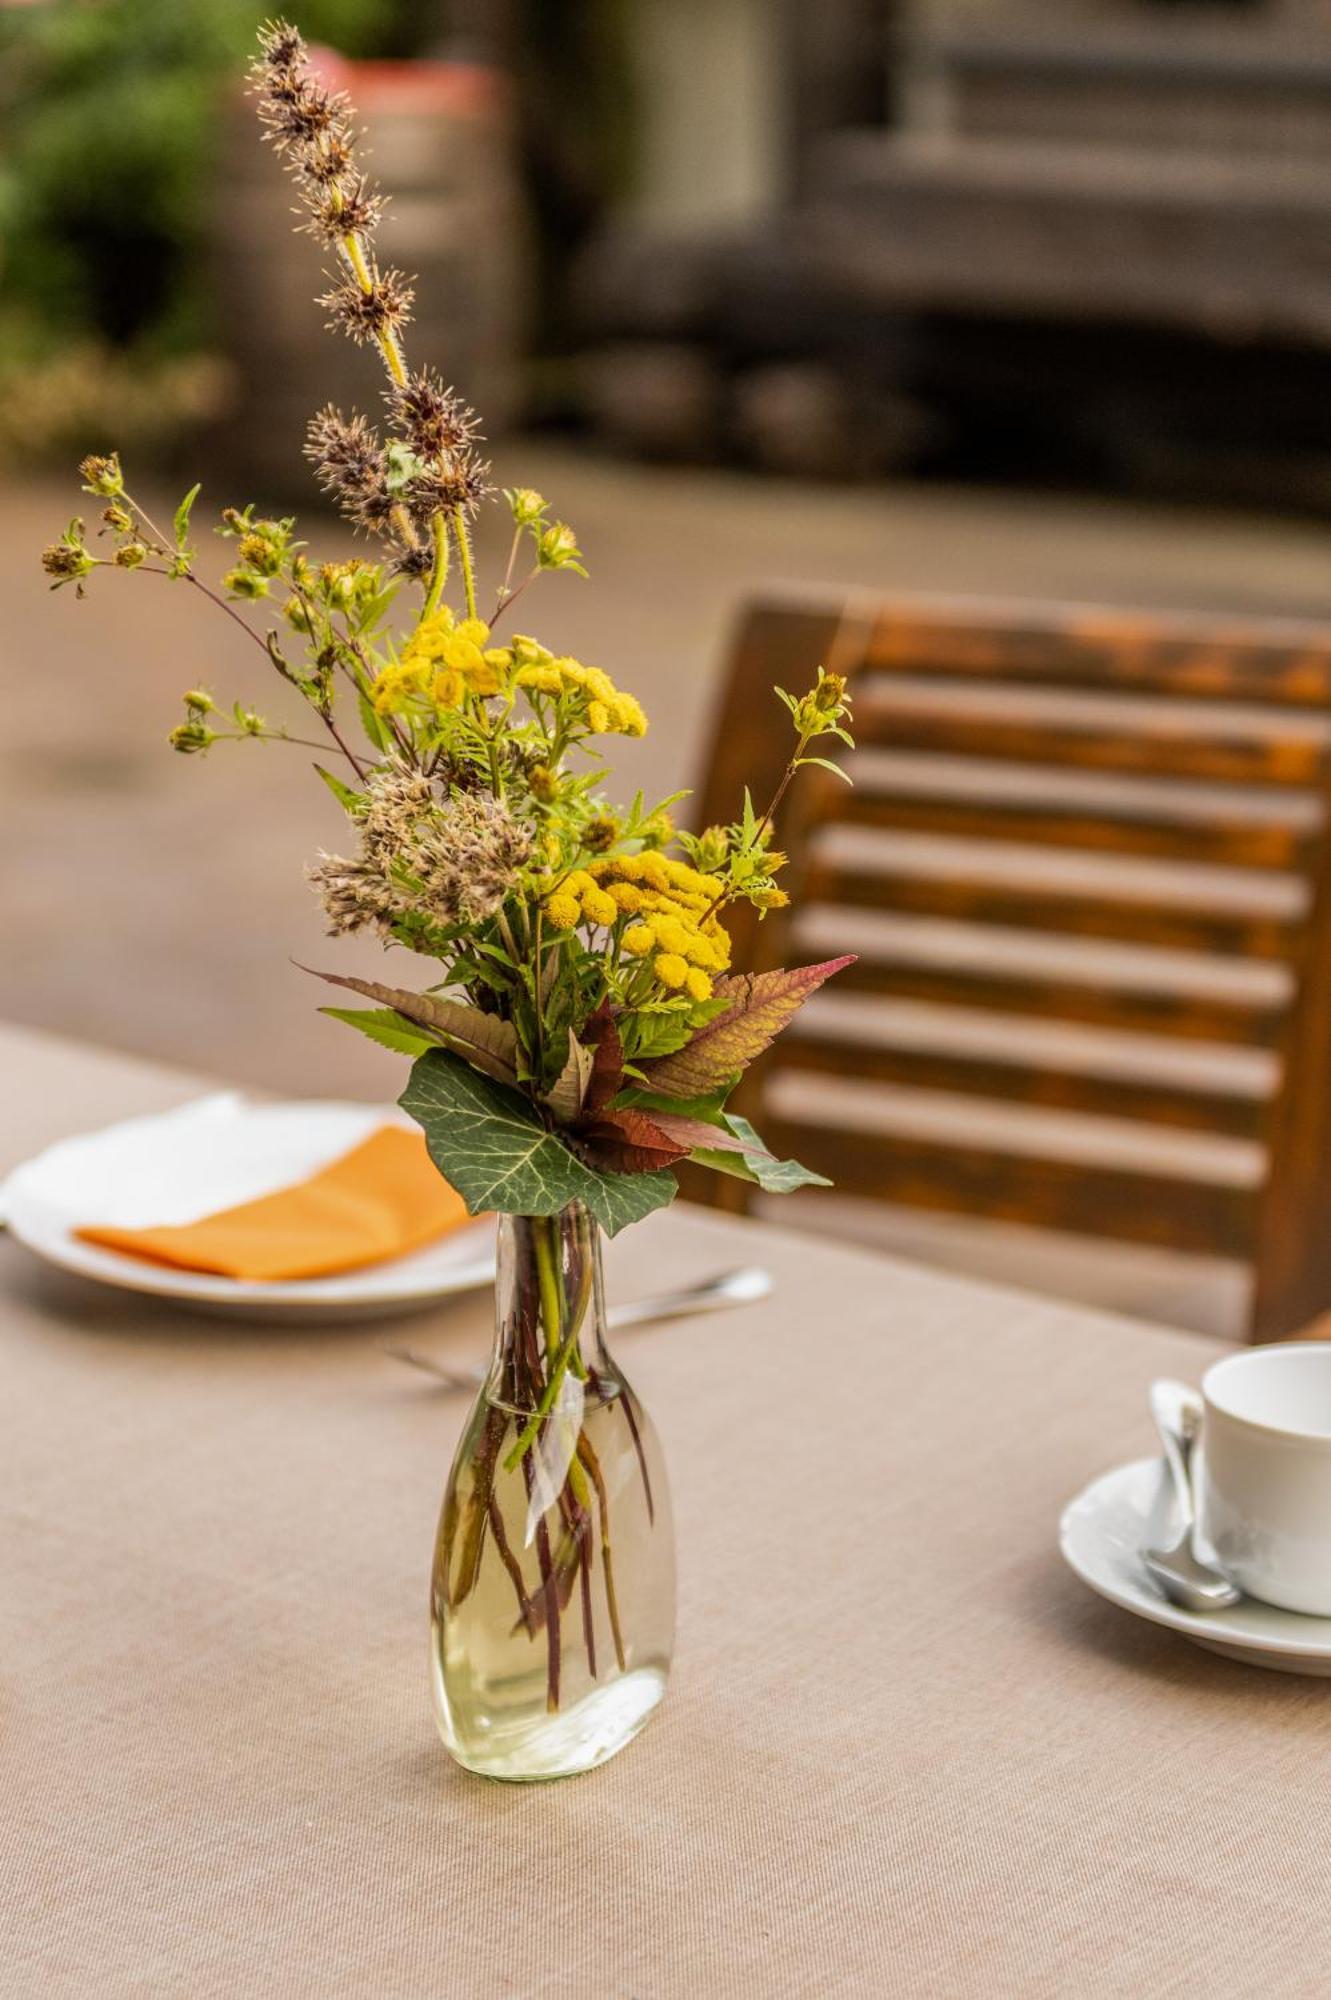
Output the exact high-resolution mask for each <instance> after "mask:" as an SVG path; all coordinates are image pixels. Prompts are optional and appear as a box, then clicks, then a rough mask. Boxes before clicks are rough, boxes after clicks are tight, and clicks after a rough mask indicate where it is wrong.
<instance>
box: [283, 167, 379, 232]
mask: <svg viewBox="0 0 1331 2000" xmlns="http://www.w3.org/2000/svg"><path fill="white" fill-rule="evenodd" d="M311 178H312V179H313V178H314V177H313V176H311ZM311 196H312V199H309V200H308V201H307V206H308V207H309V210H310V214H309V219H308V221H306V222H303V223H301V224H300V227H301V228H302V229H303V230H304V231H305V232H306V233H307V234H308V235H310V236H314V237H317V238H318V240H319V241H320V242H321V243H323V244H325V245H326V246H327V247H328V248H329V249H330V250H335V249H336V248H337V246H338V245H339V244H340V243H341V242H342V241H343V239H344V238H345V237H348V236H368V235H371V234H372V233H373V232H374V230H376V229H377V228H378V226H379V220H380V217H381V216H382V214H383V210H384V203H383V197H382V195H379V194H377V193H376V192H375V191H374V189H373V188H372V187H371V185H370V183H369V181H367V180H366V178H365V176H364V174H356V175H355V176H354V177H353V178H352V179H351V181H350V183H349V184H347V183H346V182H345V181H344V180H343V179H340V178H338V177H337V176H333V175H330V176H329V177H328V180H327V182H325V183H324V184H323V185H322V186H320V187H318V188H317V190H315V189H312V190H311Z"/></svg>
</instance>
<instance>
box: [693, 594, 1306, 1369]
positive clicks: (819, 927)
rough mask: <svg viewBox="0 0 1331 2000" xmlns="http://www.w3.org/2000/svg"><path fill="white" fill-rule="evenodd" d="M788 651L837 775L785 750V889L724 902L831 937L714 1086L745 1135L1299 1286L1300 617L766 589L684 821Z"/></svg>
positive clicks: (724, 794) (947, 1200) (740, 741)
mask: <svg viewBox="0 0 1331 2000" xmlns="http://www.w3.org/2000/svg"><path fill="white" fill-rule="evenodd" d="M819 662H822V663H823V664H824V665H825V666H826V667H827V668H828V669H829V671H836V672H840V673H844V674H847V675H848V676H850V677H851V679H852V683H853V687H854V694H855V733H856V737H857V741H858V744H859V746H860V747H859V750H858V751H857V753H856V755H855V757H854V758H853V759H852V760H851V762H852V766H853V767H854V775H855V781H856V782H855V787H854V789H853V790H851V789H848V788H847V787H845V786H843V785H841V784H839V783H838V782H837V781H836V780H835V779H833V778H832V777H830V776H825V775H824V774H823V773H821V772H818V771H809V772H806V773H805V780H806V782H805V783H804V785H803V786H802V788H801V789H800V790H799V791H798V792H797V793H792V800H793V801H794V804H793V807H792V811H791V812H790V814H788V815H787V816H786V817H785V818H784V820H783V822H782V824H781V825H780V827H779V829H778V842H779V845H780V846H781V847H783V848H784V849H786V850H787V851H789V852H790V854H791V857H792V860H791V867H790V870H789V873H788V875H787V876H786V877H785V878H783V879H784V880H785V881H786V882H787V883H788V885H789V887H790V889H791V891H792V894H793V896H794V898H795V905H794V908H793V909H792V911H791V912H790V913H789V914H788V915H787V914H786V913H782V914H781V915H780V916H769V917H768V918H767V919H766V920H765V921H763V922H762V923H761V924H759V923H758V922H757V921H756V920H754V919H753V918H752V916H751V913H749V912H743V913H742V915H741V917H740V918H739V919H738V920H737V922H736V925H735V929H736V931H737V932H738V933H739V935H738V936H737V946H738V950H737V959H738V961H739V962H740V963H745V964H750V963H751V964H757V965H768V964H776V963H785V962H792V961H793V962H798V961H800V960H807V959H810V958H813V957H825V956H828V955H830V954H831V953H832V952H834V951H838V950H843V949H846V950H848V949H858V950H859V951H860V954H861V956H860V958H859V961H858V963H856V964H855V965H854V966H852V967H851V968H850V969H849V970H848V971H847V972H845V973H843V974H842V975H841V976H840V978H839V979H838V980H837V981H836V982H835V983H834V985H833V986H832V987H829V988H828V989H826V992H825V994H823V995H819V996H817V997H816V998H815V1000H814V1001H812V1002H811V1003H810V1004H809V1006H808V1008H807V1009H806V1010H805V1012H804V1014H803V1015H801V1017H800V1018H799V1020H798V1021H797V1023H796V1024H795V1025H794V1026H792V1028H791V1029H790V1030H789V1031H788V1032H787V1034H786V1035H785V1036H784V1037H783V1038H782V1039H781V1041H780V1042H779V1043H778V1044H777V1046H776V1048H775V1049H774V1050H773V1051H772V1053H771V1054H770V1056H769V1057H768V1058H766V1059H765V1061H764V1062H763V1063H761V1064H759V1065H756V1066H755V1069H754V1071H753V1072H752V1073H751V1077H750V1079H749V1080H748V1081H747V1083H746V1086H745V1096H744V1108H745V1109H746V1110H748V1111H749V1112H750V1114H751V1115H752V1116H753V1117H754V1118H755V1119H756V1120H757V1121H758V1122H759V1123H760V1128H761V1129H762V1130H763V1132H764V1134H765V1136H766V1137H767V1138H768V1139H769V1141H770V1142H771V1143H772V1145H773V1146H774V1147H777V1148H780V1149H781V1150H782V1151H783V1152H789V1153H792V1154H795V1155H796V1156H798V1157H799V1158H801V1159H803V1160H804V1161H805V1162H806V1163H807V1164H808V1165H810V1166H812V1167H814V1168H817V1169H819V1170H821V1171H823V1172H825V1173H827V1174H828V1175H830V1176H831V1177H832V1178H833V1179H834V1180H835V1182H836V1184H837V1187H838V1188H839V1189H840V1190H842V1191H843V1192H844V1193H845V1194H849V1195H854V1196H868V1197H875V1198H878V1199H881V1200H884V1201H889V1202H892V1203H895V1204H906V1205H908V1206H911V1207H920V1208H925V1209H933V1210H939V1211H949V1212H952V1213H954V1214H965V1215H969V1216H981V1217H987V1218H993V1219H998V1220H1002V1221H1008V1222H1018V1223H1025V1224H1030V1225H1034V1226H1037V1227H1040V1228H1051V1229H1056V1230H1063V1231H1073V1232H1077V1233H1078V1234H1082V1235H1086V1234H1089V1235H1094V1236H1107V1237H1113V1238H1118V1239H1120V1240H1122V1241H1125V1242H1135V1243H1139V1244H1152V1245H1157V1246H1167V1247H1170V1248H1172V1249H1175V1250H1181V1251H1187V1252H1194V1253H1198V1254H1202V1255H1206V1256H1210V1257H1216V1256H1219V1257H1228V1258H1242V1259H1244V1260H1247V1261H1248V1262H1249V1263H1250V1264H1251V1266H1252V1268H1253V1272H1254V1285H1253V1305H1252V1314H1251V1327H1250V1332H1251V1337H1252V1338H1254V1339H1257V1340H1270V1339H1276V1338H1281V1337H1289V1336H1290V1335H1291V1334H1292V1333H1293V1332H1294V1331H1295V1330H1296V1329H1299V1328H1301V1327H1303V1326H1304V1325H1305V1324H1306V1323H1307V1322H1308V1321H1309V1320H1310V1319H1312V1318H1313V1317H1314V1316H1315V1315H1316V1314H1318V1313H1320V1312H1324V1311H1326V1310H1327V1309H1328V1308H1331V1059H1329V1058H1331V860H1329V857H1328V837H1327V835H1328V800H1329V798H1331V789H1329V782H1331V631H1324V630H1321V629H1318V628H1313V627H1310V626H1304V625H1300V624H1294V623H1284V622H1282V623H1279V624H1276V623H1270V624H1262V625H1246V624H1244V625H1240V624H1237V623H1231V622H1228V621H1225V622H1221V621H1218V620H1216V621H1205V622H1203V621H1200V620H1184V619H1182V618H1172V617H1157V616H1153V615H1152V616H1148V615H1145V614H1142V615H1138V614H1134V613H1127V612H1117V611H1102V610H1092V609H1082V608H1076V607H1056V606H1020V605H1019V606H1015V607H1014V606H1011V605H1007V606H997V605H993V604H987V603H980V602H966V601H961V600H952V601H934V602H925V601H915V600H910V599H899V600H894V601H890V602H877V601H873V600H868V599H865V598H863V597H854V598H851V599H844V598H843V599H840V600H839V601H823V602H819V601H817V600H815V599H812V598H810V597H809V596H807V595H805V596H791V597H789V598H782V597H778V596H770V597H765V598H764V599H763V600H762V601H760V602H757V603H755V604H754V605H752V606H751V607H750V609H749V610H748V611H747V613H746V615H745V617H744V619H743V622H742V626H741V629H740V633H739V637H738V643H737V645H736V647H735V651H734V655H733V659H732V662H731V666H730V673H729V682H728V686H727V688H726V691H725V695H724V699H723V703H722V707H721V711H720V715H719V719H718V725H717V729H716V734H715V748H714V752H713V755H712V760H711V767H710V771H709V773H708V776H707V780H706V783H705V786H704V789H703V794H702V799H701V807H702V815H703V823H709V822H711V821H713V820H721V819H724V818H726V817H728V816H729V815H730V813H731V811H732V810H733V801H734V799H735V798H736V796H737V795H738V793H739V792H740V790H741V789H742V787H743V786H744V785H748V786H749V787H750V789H751V791H752V793H753V796H754V799H755V801H756V802H757V803H758V804H759V805H760V806H761V805H762V804H763V803H765V801H766V798H767V797H768V796H769V795H770V791H771V788H772V786H773V785H774V783H775V781H776V778H777V776H778V774H779V771H780V769H781V766H782V764H783V762H784V760H785V757H786V755H787V754H788V734H787V731H786V729H785V728H784V726H783V722H784V718H783V717H782V715H781V714H780V711H779V710H778V709H777V706H776V704H775V702H774V700H773V697H772V688H773V685H774V684H777V683H779V684H781V685H784V686H786V687H789V688H793V689H796V690H798V689H800V688H801V687H802V686H804V685H805V684H806V683H807V681H808V679H809V678H810V677H811V675H812V672H813V670H814V668H815V667H816V666H817V664H818V663H819ZM706 1178H707V1179H708V1181H713V1182H714V1180H715V1177H712V1176H708V1177H706ZM725 1187H726V1188H727V1189H728V1190H729V1194H728V1196H725V1195H723V1196H722V1199H729V1201H730V1203H731V1205H734V1202H735V1200H736V1196H735V1192H734V1191H735V1190H736V1189H741V1193H740V1195H739V1197H738V1198H739V1199H740V1200H743V1198H744V1196H743V1191H742V1184H740V1183H735V1182H728V1183H725Z"/></svg>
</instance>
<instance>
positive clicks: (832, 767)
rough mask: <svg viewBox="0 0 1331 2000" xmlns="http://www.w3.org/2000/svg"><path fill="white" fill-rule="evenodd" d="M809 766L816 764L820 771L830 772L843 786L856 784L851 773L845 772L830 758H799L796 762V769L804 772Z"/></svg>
mask: <svg viewBox="0 0 1331 2000" xmlns="http://www.w3.org/2000/svg"><path fill="white" fill-rule="evenodd" d="M809 764H816V765H817V766H818V768H819V770H820V771H830V772H831V773H832V776H833V777H834V778H840V780H841V782H842V784H843V785H853V784H854V782H855V780H854V779H853V778H852V777H851V775H850V773H849V771H843V770H842V768H841V766H840V765H839V764H834V763H833V762H832V760H831V758H830V757H799V758H797V759H796V760H795V769H796V770H797V771H803V770H804V769H805V768H806V766H808V765H809Z"/></svg>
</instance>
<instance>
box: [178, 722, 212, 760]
mask: <svg viewBox="0 0 1331 2000" xmlns="http://www.w3.org/2000/svg"><path fill="white" fill-rule="evenodd" d="M166 740H167V742H168V743H169V744H170V745H171V748H172V749H173V750H179V751H180V753H181V755H182V756H185V757H190V756H193V755H194V753H195V752H196V751H199V750H206V749H208V747H209V745H210V744H213V743H215V742H216V741H217V731H216V730H215V729H209V728H208V727H207V726H206V724H204V723H202V722H182V723H180V724H179V725H178V726H177V727H176V728H175V729H173V730H172V731H171V734H170V735H169V736H168V737H167V739H166Z"/></svg>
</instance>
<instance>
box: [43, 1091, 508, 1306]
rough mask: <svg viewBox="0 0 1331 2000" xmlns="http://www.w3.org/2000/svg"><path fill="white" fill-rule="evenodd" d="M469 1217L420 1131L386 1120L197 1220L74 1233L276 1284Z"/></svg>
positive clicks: (163, 1259)
mask: <svg viewBox="0 0 1331 2000" xmlns="http://www.w3.org/2000/svg"><path fill="white" fill-rule="evenodd" d="M468 1220H469V1217H468V1214H467V1205H466V1203H465V1202H464V1201H463V1199H462V1197H461V1195H460V1194H455V1193H454V1191H453V1189H452V1188H451V1187H450V1186H449V1185H448V1182H447V1181H446V1180H444V1179H443V1178H442V1177H441V1175H440V1174H439V1172H438V1170H437V1169H436V1168H435V1167H434V1165H433V1164H432V1163H431V1160H430V1156H429V1154H428V1153H427V1152H426V1150H425V1140H424V1137H423V1135H422V1134H421V1133H419V1132H407V1131H404V1130H403V1128H402V1127H401V1126H400V1125H385V1126H382V1127H381V1128H380V1130H379V1131H377V1132H372V1133H371V1134H370V1136H369V1138H368V1139H364V1140H362V1141H361V1143H360V1145H359V1146H356V1147H353V1149H352V1151H351V1152H349V1153H344V1154H343V1156H342V1158H341V1159H339V1160H334V1161H333V1162H332V1164H331V1165H330V1166H327V1167H323V1168H321V1169H320V1171H319V1172H318V1173H317V1174H315V1175H313V1176H312V1177H311V1179H309V1180H307V1181H302V1182H300V1183H299V1185H298V1186H296V1187H289V1188H281V1189H279V1191H278V1192H277V1193H276V1194H267V1195H263V1196H262V1197H261V1198H260V1199H259V1200H258V1201H246V1202H242V1203H241V1204H240V1206H239V1207H238V1208H226V1209H223V1210H222V1211H221V1213H220V1214H218V1215H208V1216H204V1217H203V1219H202V1220H201V1221H199V1222H186V1223H177V1224H174V1225H171V1226H168V1227H165V1228H161V1229H107V1228H97V1227H93V1228H88V1229H80V1230H78V1231H76V1234H77V1235H79V1236H81V1237H82V1238H83V1240H84V1242H85V1243H100V1244H102V1245H103V1246H104V1247H105V1248H107V1249H110V1250H120V1251H123V1252H124V1253H125V1255H126V1256H129V1257H144V1258H146V1259H147V1260H148V1261H149V1262H150V1263H153V1264H174V1265H177V1266H178V1267H179V1268H180V1269H182V1270H185V1271H215V1272H218V1273H220V1274H221V1275H222V1276H223V1277H227V1278H250V1279H261V1280H274V1279H282V1278H316V1277H320V1276H322V1275H323V1274H324V1273H326V1272H331V1271H352V1270H355V1269H357V1268H358V1266H360V1265H362V1264H377V1263H380V1262H382V1260H383V1259H384V1258H386V1257H401V1256H404V1255H405V1254H406V1253H407V1251H409V1250H419V1249H420V1247H421V1246H422V1244H425V1243H432V1242H433V1241H434V1240H435V1238H436V1237H439V1236H443V1235H445V1234H446V1233H447V1232H448V1231H449V1230H452V1229H457V1228H458V1227H459V1226H460V1225H461V1224H462V1223H464V1222H466V1221H468Z"/></svg>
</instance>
